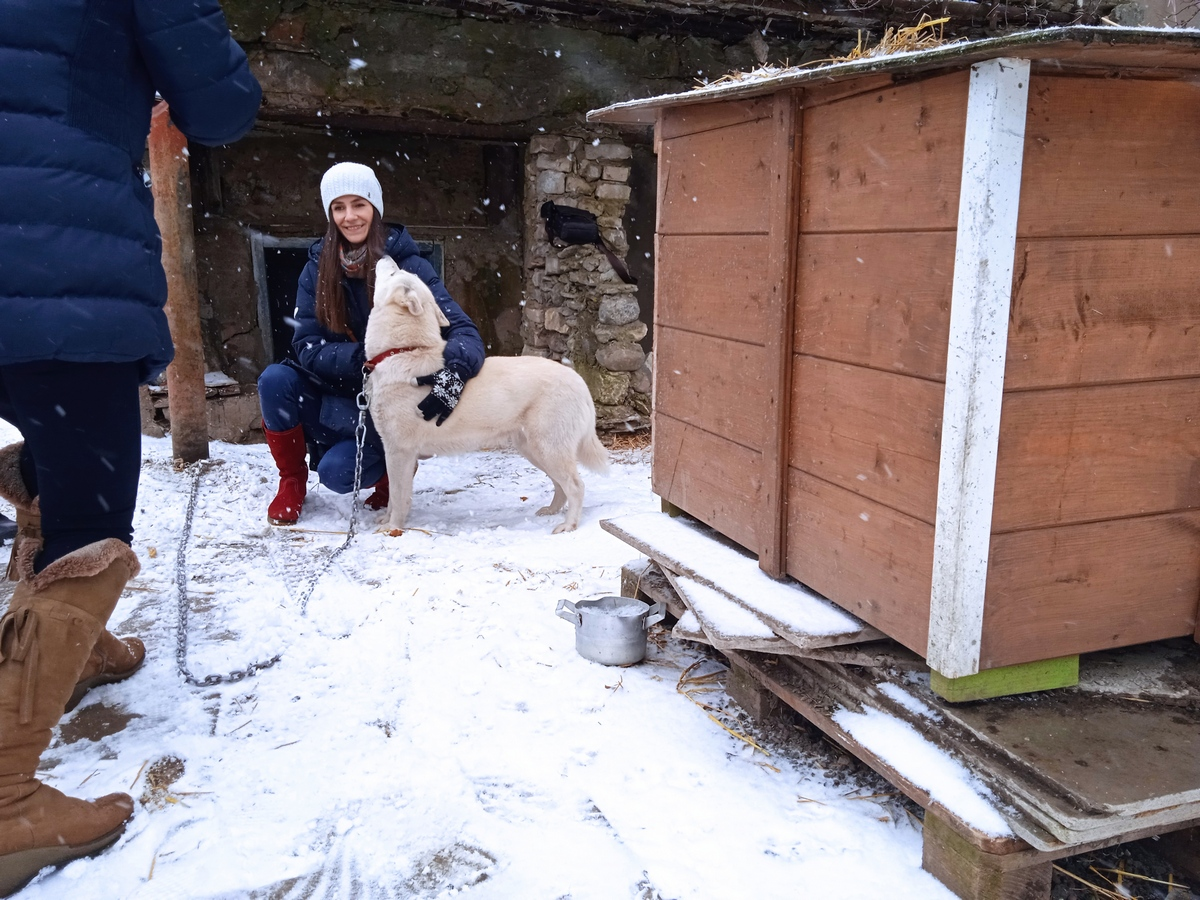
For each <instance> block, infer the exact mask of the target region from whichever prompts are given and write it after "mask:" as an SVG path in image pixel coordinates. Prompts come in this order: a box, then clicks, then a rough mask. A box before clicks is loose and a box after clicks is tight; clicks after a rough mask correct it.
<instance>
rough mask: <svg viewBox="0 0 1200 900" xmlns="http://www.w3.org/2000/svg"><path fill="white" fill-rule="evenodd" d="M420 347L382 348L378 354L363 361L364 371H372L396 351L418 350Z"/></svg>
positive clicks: (408, 351)
mask: <svg viewBox="0 0 1200 900" xmlns="http://www.w3.org/2000/svg"><path fill="white" fill-rule="evenodd" d="M420 349H421V348H420V347H393V348H392V349H391V350H384V351H383V352H382V353H380V354H379V355H378V356H372V357H371V358H370V359H368V360H367V361H366V362H365V363H363V371H364V372H374V371H375V367H376V366H377V365H379V364H380V363H381V362H383V361H384V360H385V359H387V358H388V357H389V356H395V355H396V354H397V353H411V352H412V351H413V350H420Z"/></svg>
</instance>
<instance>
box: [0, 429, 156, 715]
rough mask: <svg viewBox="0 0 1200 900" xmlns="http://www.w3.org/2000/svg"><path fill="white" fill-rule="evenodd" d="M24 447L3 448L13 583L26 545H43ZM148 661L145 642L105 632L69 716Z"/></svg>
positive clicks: (0, 492) (0, 469) (0, 489)
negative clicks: (12, 525) (24, 470)
mask: <svg viewBox="0 0 1200 900" xmlns="http://www.w3.org/2000/svg"><path fill="white" fill-rule="evenodd" d="M24 446H25V444H24V443H22V442H18V443H16V444H9V445H8V446H7V447H3V448H0V497H3V498H4V499H5V500H7V501H8V502H9V503H11V504H12V505H13V507H14V508H15V509H16V511H17V537H16V539H15V540H14V541H13V549H12V555H11V556H9V559H8V579H9V580H10V581H17V580H18V578H17V555H18V554H19V553H20V550H21V547H22V545H24V544H26V543H32V544H34V545H40V544H41V542H42V510H41V507H40V506H39V505H38V498H37V497H32V496H30V494H29V488H28V487H26V485H25V479H24V478H22V477H21V450H22V448H23V447H24ZM145 661H146V645H145V644H143V643H142V642H141V640H139V639H138V638H135V637H127V638H119V637H117V636H116V635H114V634H112V633H110V632H109V631H108V629H105V630H104V631H102V632H101V633H100V639H99V640H97V641H96V646H95V647H93V648H92V652H91V655H90V656H88V661H87V664H86V665H85V666H84V667H83V674H82V676H80V681H79V684H77V685H76V686H75V690H74V691H73V692H72V693H71V699H70V701H69V702H68V703H67V712H70V711H71V710H73V709H74V708H75V707H76V706H78V705H79V701H80V700H82V699H83V697H84V695H85V694H86V693H87V692H88V691H90V690H91V689H92V688H94V687H99V686H100V685H102V684H114V683H116V682H118V681H124V680H125V679H126V678H128V677H129V676H130V675H132V674H133V673H134V672H136V671H137V670H138V669H140V668H141V667H142V663H144V662H145Z"/></svg>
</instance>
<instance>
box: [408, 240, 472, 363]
mask: <svg viewBox="0 0 1200 900" xmlns="http://www.w3.org/2000/svg"><path fill="white" fill-rule="evenodd" d="M400 268H402V269H406V270H407V271H409V272H412V273H413V274H414V275H416V276H417V277H418V278H420V279H421V280H422V281H424V282H425V283H426V284H427V285H429V290H430V291H431V292H432V293H433V296H434V299H436V300H437V304H438V306H440V307H441V309H442V312H443V313H444V314H445V316H446V318H447V319H449V320H450V325H449V326H448V327H445V328H443V329H442V337H443V338H445V339H446V351H445V359H446V368H447V369H453V370H454V371H455V372H457V373H458V374H459V376H460V377H461V378H462V379H463V380H464V381H465V380H466V379H468V378H474V377H475V376H476V375H478V374H479V370H480V369H482V368H483V358H484V355H485V354H484V349H483V337H482V336H481V335H480V334H479V329H478V328H477V327H476V326H475V323H474V322H472V321H471V317H470V316H468V315H467V314H466V313H465V312H463V309H462V307H461V306H459V305H458V304H457V303H455V302H454V298H452V297H451V296H450V292H449V291H447V290H446V286H445V285H444V284H442V279H440V278H438V276H437V272H435V271H434V268H433V266H432V265H430V264H429V261H428V260H427V259H424V258H423V257H420V256H410V257H408V258H407V259H405V260H404V261H403V262H401V263H400Z"/></svg>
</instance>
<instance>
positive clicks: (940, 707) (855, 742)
mask: <svg viewBox="0 0 1200 900" xmlns="http://www.w3.org/2000/svg"><path fill="white" fill-rule="evenodd" d="M727 655H728V657H729V659H730V662H731V663H732V664H733V665H735V666H738V667H741V668H743V669H745V671H746V672H747V673H748V674H749V675H750V676H751V677H753V678H754V679H755V680H756V681H757V682H758V683H759V684H761V685H762V686H763V687H765V688H766V689H767V690H770V691H771V692H772V693H773V694H775V696H777V697H778V698H779V699H781V700H783V702H784V703H786V704H787V705H788V706H790V707H791V708H792V709H794V710H796V711H797V712H798V713H800V714H801V715H802V716H804V717H805V718H806V719H808V720H809V721H810V722H812V723H813V724H814V725H816V726H817V727H818V728H820V729H821V730H822V731H823V732H825V734H827V735H828V736H829V737H830V738H832V739H833V740H834V741H835V742H837V743H838V744H840V745H841V746H843V747H844V748H846V749H847V750H848V751H849V752H850V753H852V754H853V755H854V756H856V757H857V758H858V759H859V760H861V761H862V762H864V763H866V764H867V765H869V766H870V767H871V768H873V769H874V770H875V771H876V772H878V773H879V774H880V775H882V776H883V777H884V778H886V779H887V780H888V781H889V782H890V783H891V784H893V785H894V786H895V787H896V788H897V789H898V790H900V791H902V792H903V793H904V794H905V795H906V796H908V797H909V798H910V799H911V800H913V801H914V802H916V803H918V804H920V805H921V806H923V807H924V808H925V809H926V811H927V812H930V813H934V814H935V815H936V817H937V818H938V819H939V820H940V821H941V822H942V823H943V824H945V825H946V826H948V827H949V828H950V829H952V830H953V832H954V833H955V834H957V835H959V836H961V837H962V838H963V840H964V841H965V842H966V844H969V845H970V846H971V847H974V848H976V849H978V850H980V851H982V852H983V854H985V855H986V857H987V862H988V865H989V867H990V868H991V869H993V870H994V872H993V873H992V874H997V873H1004V872H1012V871H1017V870H1024V869H1037V868H1039V867H1041V866H1043V865H1044V863H1046V862H1049V861H1052V860H1055V859H1061V858H1062V857H1065V856H1071V855H1075V854H1078V853H1084V852H1088V851H1090V850H1096V849H1100V848H1102V847H1111V846H1113V845H1115V844H1122V843H1126V842H1128V841H1133V840H1140V839H1142V838H1146V837H1150V836H1153V835H1159V834H1166V833H1171V832H1174V831H1177V830H1182V829H1187V828H1194V827H1195V826H1196V825H1197V824H1200V813H1197V811H1195V810H1190V809H1177V810H1175V813H1174V815H1175V819H1174V821H1171V822H1159V823H1157V824H1155V823H1148V822H1146V821H1144V820H1143V819H1142V818H1141V817H1136V816H1135V817H1122V816H1109V817H1108V818H1109V820H1110V822H1111V825H1112V827H1111V828H1110V829H1109V831H1108V833H1106V834H1101V833H1100V832H1099V831H1094V832H1093V835H1092V836H1089V837H1086V838H1079V839H1077V840H1076V839H1072V840H1060V839H1058V838H1056V837H1055V836H1054V835H1053V834H1051V833H1049V832H1048V831H1046V830H1045V829H1044V828H1042V827H1041V825H1040V823H1039V822H1038V821H1036V820H1035V818H1034V817H1032V816H1031V815H1030V813H1029V811H1028V809H1026V808H1024V807H1023V805H1018V804H1014V803H1012V802H1011V801H1012V794H1011V791H1010V789H1009V788H1010V785H1011V781H1012V780H1013V779H1014V778H1021V777H1024V778H1025V780H1026V782H1027V791H1028V792H1029V793H1030V794H1031V795H1032V793H1033V792H1034V791H1035V790H1037V789H1038V788H1039V785H1038V780H1037V778H1036V777H1033V775H1031V774H1030V773H1028V772H1025V773H1022V772H1021V771H1019V770H1016V769H1014V768H1013V767H1012V766H1011V765H1010V763H1009V761H1008V760H1007V759H1005V758H1003V757H1002V756H1001V755H1000V754H997V753H995V752H993V751H991V750H990V749H989V748H988V747H986V746H984V745H982V743H981V742H979V741H978V740H977V737H978V736H977V735H975V734H972V733H971V732H969V731H968V730H965V729H963V728H962V727H961V725H960V723H957V722H955V721H952V720H950V719H948V718H947V717H946V715H945V714H946V713H947V711H954V710H955V709H956V708H955V707H952V706H951V705H949V704H943V703H941V701H940V700H938V698H937V697H936V696H935V695H934V694H933V693H932V692H931V691H929V690H928V686H927V685H925V684H924V683H923V682H924V679H915V678H913V677H912V676H903V675H897V674H895V673H893V674H891V675H889V676H888V678H887V679H883V678H881V677H880V676H881V671H880V670H871V669H861V670H859V669H848V668H846V667H843V666H838V665H832V664H829V663H824V662H820V661H817V660H811V659H802V658H794V657H787V658H785V657H779V656H772V655H768V654H756V653H752V652H745V651H733V652H731V653H729V654H727ZM1058 693H1059V694H1062V695H1066V694H1067V693H1069V692H1066V691H1063V692H1058ZM1041 696H1042V697H1053V696H1054V694H1047V695H1041ZM1029 700H1030V698H1025V697H1023V698H1013V699H1011V700H1007V701H990V702H988V703H980V704H975V705H973V706H972V707H969V708H974V709H977V710H979V711H980V714H981V715H983V716H986V715H987V710H988V709H989V707H990V706H991V705H993V704H994V703H996V702H1007V703H1011V704H1013V705H1014V706H1017V705H1029ZM847 713H849V714H850V715H849V716H847ZM864 714H866V715H867V718H868V719H869V718H873V717H880V716H886V717H890V718H893V719H895V720H897V721H899V722H904V723H907V724H908V725H909V726H910V727H911V728H912V730H913V731H914V732H916V733H918V734H920V735H921V736H922V737H923V738H924V739H925V741H927V742H928V743H929V744H930V745H932V746H935V747H937V748H938V749H939V750H940V751H941V752H943V753H946V754H948V755H949V756H950V757H952V758H953V759H956V760H958V761H959V762H960V763H961V764H962V765H963V766H964V767H965V768H966V770H967V771H968V772H969V773H970V774H971V775H972V776H974V777H976V778H977V779H979V781H980V782H982V784H983V785H985V786H986V788H984V790H983V791H981V792H980V793H981V796H982V797H983V799H985V800H986V801H987V802H988V803H989V805H991V807H992V809H993V810H994V811H995V812H996V813H998V814H999V815H1000V816H1002V817H1003V819H1004V822H1005V825H1006V827H1005V828H1004V829H1003V831H1002V832H1001V833H997V832H998V831H999V830H998V829H995V828H994V824H993V826H992V827H988V826H987V823H986V822H985V821H982V820H981V819H980V817H979V814H978V812H979V811H978V807H977V808H976V809H975V810H972V809H971V808H970V804H967V807H966V808H964V807H963V806H962V805H961V804H960V803H958V802H955V801H953V800H950V801H949V802H947V799H946V798H945V797H944V796H943V797H939V796H937V791H935V790H933V789H932V788H931V787H930V784H929V782H928V781H927V780H926V776H925V773H924V772H923V770H922V767H921V766H920V765H912V764H911V763H912V762H913V756H912V755H911V754H910V753H909V752H907V751H903V752H897V748H896V747H895V745H894V743H893V742H889V741H888V740H881V739H880V735H879V734H878V733H876V734H872V733H871V731H870V730H859V729H858V728H857V727H856V725H857V723H856V722H854V721H853V719H854V717H855V716H861V715H864ZM1166 714H1168V715H1169V710H1167V713H1166ZM1067 731H1070V729H1067ZM1013 733H1014V734H1016V731H1013ZM885 734H886V732H885ZM1087 742H1091V743H1096V738H1095V736H1094V735H1088V736H1087V737H1086V738H1084V739H1083V740H1082V741H1081V745H1082V743H1087ZM1146 752H1150V751H1149V749H1147V750H1146ZM1134 764H1135V765H1136V763H1134ZM1108 774H1109V776H1110V779H1113V780H1120V779H1121V778H1122V777H1123V773H1122V772H1121V771H1116V772H1110V773H1108ZM1040 790H1041V791H1042V801H1043V802H1045V801H1046V800H1047V799H1048V798H1052V797H1054V796H1056V795H1057V790H1056V788H1055V786H1054V785H1053V784H1049V783H1046V782H1044V781H1043V782H1042V783H1041V784H1040ZM1059 796H1061V795H1059ZM935 831H936V829H935ZM934 843H936V842H934ZM925 849H926V868H927V869H929V870H930V871H935V873H936V871H937V870H938V869H939V868H940V866H931V865H930V858H931V855H934V856H936V855H938V854H940V853H942V849H939V847H937V846H934V845H932V844H931V843H930V840H929V836H928V835H927V838H926V848H925ZM942 862H947V860H942ZM939 877H940V876H939ZM1033 881H1034V882H1037V881H1038V879H1037V878H1034V879H1033ZM962 896H966V897H973V898H974V897H986V898H989V900H992V898H1003V897H1009V896H1016V895H1014V894H1005V893H999V894H997V893H987V892H986V891H984V892H983V893H970V892H966V893H963V894H962ZM1020 896H1021V897H1023V898H1025V897H1027V898H1029V900H1037V898H1048V897H1049V893H1048V891H1046V892H1044V893H1042V892H1039V891H1036V890H1035V891H1033V892H1029V893H1022V894H1020Z"/></svg>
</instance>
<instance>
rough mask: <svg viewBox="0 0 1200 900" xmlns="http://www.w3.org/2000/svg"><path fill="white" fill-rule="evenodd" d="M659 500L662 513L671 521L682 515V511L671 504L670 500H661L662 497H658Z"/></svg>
mask: <svg viewBox="0 0 1200 900" xmlns="http://www.w3.org/2000/svg"><path fill="white" fill-rule="evenodd" d="M659 500H660V501H661V502H662V511H663V512H665V513H666V514H667V515H668V516H670V517H671V518H672V519H678V518H679V517H680V516H682V515H684V511H683V510H682V509H680V508H679V507H678V506H676V505H675V504H674V503H672V502H671V501H670V500H667V499H666V498H663V497H660V498H659Z"/></svg>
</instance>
